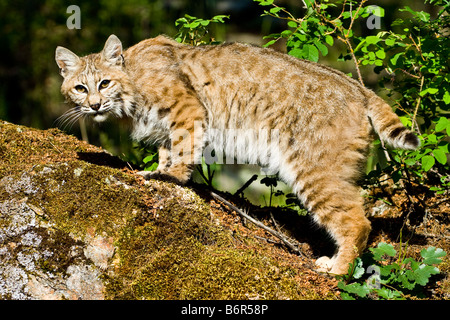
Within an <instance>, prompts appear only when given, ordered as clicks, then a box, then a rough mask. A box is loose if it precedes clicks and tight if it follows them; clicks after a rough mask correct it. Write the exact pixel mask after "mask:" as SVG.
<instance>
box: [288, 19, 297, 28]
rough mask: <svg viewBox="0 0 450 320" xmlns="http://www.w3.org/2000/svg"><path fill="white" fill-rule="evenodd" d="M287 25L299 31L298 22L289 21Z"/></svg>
mask: <svg viewBox="0 0 450 320" xmlns="http://www.w3.org/2000/svg"><path fill="white" fill-rule="evenodd" d="M287 25H288V26H289V27H291V28H294V29H297V27H298V23H297V22H295V21H292V20H291V21H289V22H288V23H287Z"/></svg>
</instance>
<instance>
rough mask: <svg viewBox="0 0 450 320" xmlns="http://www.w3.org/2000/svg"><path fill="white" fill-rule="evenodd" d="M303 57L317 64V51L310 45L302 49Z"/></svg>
mask: <svg viewBox="0 0 450 320" xmlns="http://www.w3.org/2000/svg"><path fill="white" fill-rule="evenodd" d="M302 52H303V56H304V57H305V58H306V59H308V60H311V61H314V62H317V61H318V60H319V50H317V48H316V47H315V46H313V45H312V44H306V45H304V46H303V49H302Z"/></svg>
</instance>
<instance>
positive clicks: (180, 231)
mask: <svg viewBox="0 0 450 320" xmlns="http://www.w3.org/2000/svg"><path fill="white" fill-rule="evenodd" d="M218 221H219V222H218ZM243 238H244V237H243V236H241V235H240V233H239V232H236V231H234V230H230V229H229V228H227V227H226V226H224V225H222V224H221V223H220V219H219V218H218V217H217V216H215V215H214V213H213V210H212V209H211V206H210V204H209V202H208V200H205V199H203V198H202V197H201V196H200V195H199V194H198V193H197V192H195V191H194V190H192V189H190V188H187V187H181V186H178V185H175V184H173V183H167V182H163V181H156V180H150V181H148V182H146V183H144V182H143V180H142V178H140V177H138V176H137V175H135V174H134V173H133V172H132V171H131V170H129V169H127V165H126V164H125V163H123V162H121V161H120V160H119V159H117V158H114V157H112V156H111V155H109V154H107V153H106V152H105V151H104V150H102V149H100V148H97V147H94V146H91V145H88V144H86V143H84V142H80V141H78V140H77V139H75V138H74V137H72V136H68V135H66V134H64V133H62V132H61V131H59V130H57V129H51V130H46V131H41V130H35V129H31V128H26V127H22V126H16V125H13V124H10V123H7V122H4V121H3V122H2V121H0V298H2V299H298V298H324V297H325V298H334V297H335V295H336V293H335V292H330V291H329V290H328V291H326V292H325V293H322V292H321V291H320V290H318V289H316V288H315V287H314V286H312V285H311V283H314V281H316V282H318V283H319V282H320V281H327V280H323V279H321V278H320V277H319V276H318V275H316V274H315V273H309V272H308V270H305V269H301V268H297V267H296V266H295V265H292V264H291V265H290V264H289V263H284V262H283V261H281V259H278V258H277V257H274V256H273V255H270V254H268V251H265V250H266V249H265V246H266V245H265V244H264V243H263V244H261V243H260V242H258V241H255V240H252V239H245V240H242V239H243ZM302 278H304V279H310V282H307V283H306V284H305V281H299V279H302ZM311 281H312V282H311Z"/></svg>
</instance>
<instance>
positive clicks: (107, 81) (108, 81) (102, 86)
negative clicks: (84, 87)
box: [98, 80, 111, 89]
mask: <svg viewBox="0 0 450 320" xmlns="http://www.w3.org/2000/svg"><path fill="white" fill-rule="evenodd" d="M110 82H111V80H103V81H102V82H100V85H99V86H98V87H99V89H105V88H106V87H108V86H109V83H110Z"/></svg>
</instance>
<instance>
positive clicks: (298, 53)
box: [288, 48, 304, 59]
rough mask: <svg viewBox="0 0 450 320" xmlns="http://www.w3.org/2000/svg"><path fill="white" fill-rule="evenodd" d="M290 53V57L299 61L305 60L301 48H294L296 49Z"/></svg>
mask: <svg viewBox="0 0 450 320" xmlns="http://www.w3.org/2000/svg"><path fill="white" fill-rule="evenodd" d="M288 53H289V55H291V56H293V57H296V58H299V59H303V58H304V56H303V51H302V50H301V49H299V48H294V49H292V50H290V51H289V52H288Z"/></svg>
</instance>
